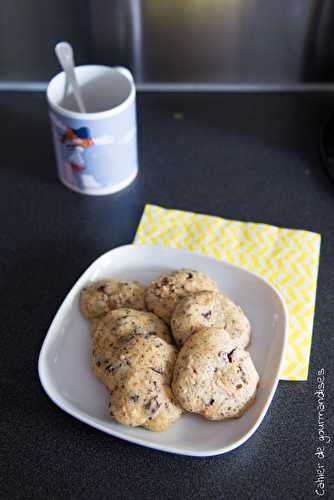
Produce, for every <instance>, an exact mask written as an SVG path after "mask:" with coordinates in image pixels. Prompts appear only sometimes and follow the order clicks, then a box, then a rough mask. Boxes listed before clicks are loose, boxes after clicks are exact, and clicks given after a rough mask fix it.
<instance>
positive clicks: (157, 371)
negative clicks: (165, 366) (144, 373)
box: [151, 367, 164, 375]
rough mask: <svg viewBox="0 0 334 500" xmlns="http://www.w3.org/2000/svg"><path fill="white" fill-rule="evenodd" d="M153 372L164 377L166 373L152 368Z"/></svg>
mask: <svg viewBox="0 0 334 500" xmlns="http://www.w3.org/2000/svg"><path fill="white" fill-rule="evenodd" d="M151 370H152V371H153V372H155V373H158V374H159V375H164V372H163V371H162V370H161V369H160V368H152V367H151Z"/></svg>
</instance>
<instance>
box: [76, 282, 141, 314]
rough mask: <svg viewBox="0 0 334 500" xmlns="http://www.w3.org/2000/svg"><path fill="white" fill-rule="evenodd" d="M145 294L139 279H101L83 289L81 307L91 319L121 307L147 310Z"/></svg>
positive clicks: (83, 312)
mask: <svg viewBox="0 0 334 500" xmlns="http://www.w3.org/2000/svg"><path fill="white" fill-rule="evenodd" d="M144 294H145V289H144V287H143V286H142V285H141V284H140V283H138V282H137V281H124V280H120V281H118V280H114V279H104V280H99V281H95V282H92V283H90V284H88V285H87V286H85V287H84V288H83V289H82V291H81V296H80V307H81V311H82V314H83V315H84V316H85V317H86V318H87V319H89V320H92V319H94V318H101V317H102V316H105V315H106V314H107V313H108V312H109V311H111V310H113V309H119V308H120V307H129V308H131V309H137V310H140V311H145V310H146V307H145V300H144Z"/></svg>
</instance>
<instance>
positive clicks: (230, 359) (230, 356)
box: [227, 349, 235, 363]
mask: <svg viewBox="0 0 334 500" xmlns="http://www.w3.org/2000/svg"><path fill="white" fill-rule="evenodd" d="M234 351H235V349H232V351H231V352H229V353H228V355H227V357H228V360H229V362H230V363H232V354H233V353H234Z"/></svg>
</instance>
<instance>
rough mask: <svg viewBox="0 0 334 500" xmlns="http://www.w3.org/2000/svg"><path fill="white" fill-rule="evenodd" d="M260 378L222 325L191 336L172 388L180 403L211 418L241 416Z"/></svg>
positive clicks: (181, 356)
mask: <svg viewBox="0 0 334 500" xmlns="http://www.w3.org/2000/svg"><path fill="white" fill-rule="evenodd" d="M258 381H259V376H258V373H257V371H256V369H255V367H254V364H253V362H252V359H251V357H250V354H249V353H248V352H247V351H244V350H243V349H240V348H239V347H237V346H236V344H235V341H234V340H233V339H232V338H231V336H230V335H229V334H228V333H227V332H226V331H225V330H224V329H223V328H221V327H211V328H208V329H206V330H200V331H198V332H197V333H195V334H193V335H192V336H190V337H189V338H188V340H187V341H186V342H185V344H184V345H183V347H182V348H181V350H180V352H179V354H178V358H177V361H176V364H175V369H174V377H173V383H172V389H173V392H174V395H175V397H176V399H177V400H178V402H179V403H180V404H181V406H182V407H183V408H184V409H185V410H188V411H190V412H193V413H199V414H200V415H203V416H204V417H205V418H207V419H209V420H225V419H228V418H237V417H240V416H241V415H242V414H243V413H244V411H245V410H246V409H247V408H248V407H249V406H250V405H251V404H252V402H253V401H254V399H255V394H256V389H257V385H258Z"/></svg>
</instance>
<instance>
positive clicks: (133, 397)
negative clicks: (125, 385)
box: [129, 394, 139, 403]
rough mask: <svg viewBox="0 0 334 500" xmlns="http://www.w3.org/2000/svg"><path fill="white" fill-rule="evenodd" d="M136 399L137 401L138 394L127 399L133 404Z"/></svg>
mask: <svg viewBox="0 0 334 500" xmlns="http://www.w3.org/2000/svg"><path fill="white" fill-rule="evenodd" d="M138 399H139V396H138V394H134V395H133V396H130V397H129V400H130V401H132V402H133V403H137V401H138Z"/></svg>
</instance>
